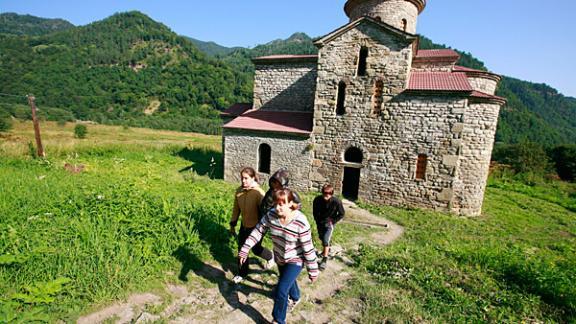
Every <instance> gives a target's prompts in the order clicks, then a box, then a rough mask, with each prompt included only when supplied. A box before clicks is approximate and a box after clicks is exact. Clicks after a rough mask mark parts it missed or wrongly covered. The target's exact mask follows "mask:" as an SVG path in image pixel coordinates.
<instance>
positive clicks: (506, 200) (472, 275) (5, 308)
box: [0, 123, 576, 322]
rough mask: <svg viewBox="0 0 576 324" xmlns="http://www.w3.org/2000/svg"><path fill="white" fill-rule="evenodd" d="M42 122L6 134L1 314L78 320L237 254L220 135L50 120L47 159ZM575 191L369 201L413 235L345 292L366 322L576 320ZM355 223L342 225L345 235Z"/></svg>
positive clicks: (513, 187)
mask: <svg viewBox="0 0 576 324" xmlns="http://www.w3.org/2000/svg"><path fill="white" fill-rule="evenodd" d="M30 129H31V125H30V124H29V123H24V124H17V125H16V127H15V129H14V130H13V131H12V132H11V133H10V134H9V135H8V136H6V135H4V137H3V138H2V142H0V192H1V195H0V214H1V215H2V218H0V292H1V293H0V322H2V321H14V320H16V319H20V320H23V321H30V320H31V318H34V317H45V318H46V319H47V320H51V321H54V320H56V319H62V320H65V321H73V320H74V319H75V318H76V317H77V316H78V314H80V313H82V312H86V311H87V310H88V309H90V308H91V307H94V306H97V305H101V304H106V303H109V302H110V301H112V300H116V299H118V298H121V297H123V296H125V295H126V294H128V293H130V292H133V291H140V290H148V289H151V288H153V287H157V286H159V285H160V284H161V283H162V282H165V281H169V282H170V281H178V277H181V276H180V274H182V273H185V272H186V270H187V269H183V264H199V262H200V260H215V261H217V262H220V263H224V264H231V263H233V255H234V253H233V251H234V249H235V244H234V242H233V239H232V238H231V237H230V236H226V235H222V233H226V227H227V222H228V217H229V212H230V206H231V203H232V200H231V198H232V197H231V196H232V195H231V193H232V192H233V189H234V185H233V184H227V183H224V182H223V181H221V180H217V179H214V180H210V179H209V177H208V176H209V175H211V176H212V177H217V176H218V175H220V174H221V172H222V170H221V165H219V163H220V162H219V161H220V159H221V155H220V152H219V147H220V138H219V137H210V136H204V135H194V134H184V133H175V132H158V131H149V130H145V129H124V128H121V127H109V126H89V128H88V134H89V135H88V139H87V140H75V139H74V138H73V135H72V134H73V127H72V125H69V126H67V127H64V128H61V127H59V126H56V125H55V124H43V130H44V135H45V137H44V142H45V145H46V147H47V152H48V154H49V159H48V162H42V161H38V160H32V159H29V158H26V157H25V156H23V154H26V152H27V143H28V141H32V140H33V137H32V133H31V131H30ZM212 157H214V158H215V161H216V162H217V163H216V165H215V166H211V162H210V161H211V158H212ZM66 162H68V163H71V164H84V165H85V166H86V171H85V172H83V173H80V174H76V175H72V174H70V173H68V172H67V171H65V170H64V169H63V165H64V163H66ZM190 169H193V170H196V171H197V172H198V173H200V174H203V175H205V176H199V175H197V174H196V173H193V172H190ZM575 192H576V188H575V187H574V186H569V185H565V184H556V185H555V186H548V187H546V188H543V187H542V188H541V187H527V186H523V185H519V184H517V183H506V182H503V181H493V182H492V183H491V185H490V187H489V188H488V192H487V197H486V203H485V215H484V216H483V217H481V218H477V219H465V218H457V217H453V216H449V215H444V214H438V213H433V212H428V211H420V210H404V209H397V208H389V207H369V208H372V209H373V210H374V211H375V212H378V213H381V214H383V215H385V216H386V217H390V218H392V219H394V220H396V221H398V222H400V223H401V224H403V225H404V226H405V227H406V230H407V231H406V235H405V236H404V237H403V238H402V239H401V240H400V241H399V242H397V243H396V244H394V245H392V246H389V247H386V248H384V249H377V248H372V247H369V246H365V247H363V248H362V249H361V250H360V252H359V254H358V256H357V260H358V261H359V263H358V269H357V270H358V275H359V279H357V280H356V281H354V282H353V284H352V285H351V286H350V288H349V289H348V290H347V291H346V292H345V293H344V296H345V297H353V298H360V300H361V301H362V306H363V312H362V316H363V318H362V320H363V322H383V321H385V320H387V319H388V320H392V321H423V320H424V321H430V322H448V321H449V322H453V321H457V322H478V321H501V320H508V321H514V322H516V321H520V320H531V319H535V320H543V321H558V322H563V321H571V320H572V321H574V310H575V308H576V306H575V298H576V297H575V296H576V291H575V288H574V287H573V286H572V284H571V283H573V282H574V281H575V272H574V269H575V268H576V264H575V261H574V260H576V251H575V248H574V246H576V244H575V243H576V239H575V237H576V223H575V216H576V213H574V209H573V207H574V203H575V200H576V194H575ZM305 198H306V199H305V206H304V211H305V212H306V213H308V214H310V206H309V205H310V197H309V196H305ZM570 210H572V211H570ZM352 233H354V234H355V235H358V234H359V233H358V229H354V228H350V227H347V226H339V231H338V233H337V234H338V235H337V236H336V237H335V241H336V242H341V243H342V242H343V241H344V240H345V237H348V236H349V235H352ZM191 260H192V261H194V262H192V263H190V261H191ZM181 269H182V270H183V272H180V270H181ZM188 270H189V269H188ZM58 278H67V279H68V280H69V282H58V281H55V280H57V279H58ZM374 282H376V283H377V284H374ZM35 314H36V315H35Z"/></svg>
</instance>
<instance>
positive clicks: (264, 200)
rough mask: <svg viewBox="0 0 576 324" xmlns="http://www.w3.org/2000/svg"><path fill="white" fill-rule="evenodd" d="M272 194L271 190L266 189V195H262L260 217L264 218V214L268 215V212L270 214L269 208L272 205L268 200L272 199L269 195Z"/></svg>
mask: <svg viewBox="0 0 576 324" xmlns="http://www.w3.org/2000/svg"><path fill="white" fill-rule="evenodd" d="M270 195H271V191H270V190H268V191H266V194H265V195H264V197H262V200H261V201H260V208H259V209H260V215H259V216H260V219H262V218H264V216H266V214H268V211H269V210H268V209H269V208H270V206H268V200H271V197H269V196H270Z"/></svg>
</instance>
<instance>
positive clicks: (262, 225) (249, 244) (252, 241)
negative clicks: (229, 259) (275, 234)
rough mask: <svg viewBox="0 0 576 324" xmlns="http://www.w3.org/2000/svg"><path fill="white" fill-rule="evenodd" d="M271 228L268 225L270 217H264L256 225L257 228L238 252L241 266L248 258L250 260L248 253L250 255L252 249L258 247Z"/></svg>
mask: <svg viewBox="0 0 576 324" xmlns="http://www.w3.org/2000/svg"><path fill="white" fill-rule="evenodd" d="M269 227H270V225H269V223H268V216H264V218H262V220H260V222H259V223H258V225H256V228H255V229H253V230H252V232H251V233H250V236H248V238H247V239H246V242H245V243H244V245H243V246H242V248H241V249H240V251H239V252H238V257H239V258H240V264H242V263H244V261H246V258H248V253H250V249H251V248H253V247H254V245H256V243H258V242H260V240H261V239H262V237H263V236H264V234H266V232H267V231H268V228H269Z"/></svg>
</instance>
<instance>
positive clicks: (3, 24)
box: [0, 12, 74, 36]
mask: <svg viewBox="0 0 576 324" xmlns="http://www.w3.org/2000/svg"><path fill="white" fill-rule="evenodd" d="M73 27H74V25H72V24H71V23H70V22H68V21H66V20H63V19H46V18H39V17H34V16H30V15H18V14H15V13H11V12H9V13H3V14H0V34H11V35H29V36H39V35H44V34H49V33H53V32H57V31H62V30H66V29H70V28H73Z"/></svg>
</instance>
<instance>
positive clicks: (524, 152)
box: [492, 142, 551, 175]
mask: <svg viewBox="0 0 576 324" xmlns="http://www.w3.org/2000/svg"><path fill="white" fill-rule="evenodd" d="M492 159H493V160H494V161H496V162H499V163H502V164H507V165H509V166H510V167H511V168H512V169H513V170H514V172H516V173H532V174H537V175H544V174H546V173H547V172H549V171H550V167H551V164H550V159H549V158H548V155H547V154H546V151H545V150H544V148H543V147H542V146H541V145H539V144H537V143H532V142H525V143H520V144H512V145H498V146H495V147H494V152H493V153H492Z"/></svg>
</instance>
